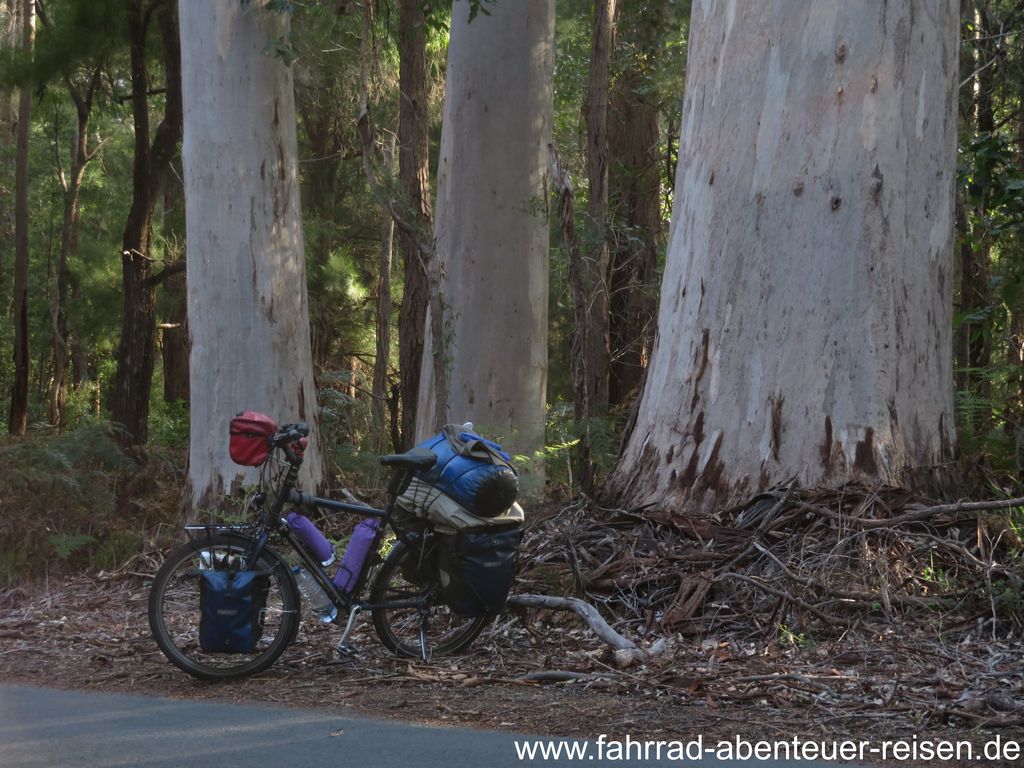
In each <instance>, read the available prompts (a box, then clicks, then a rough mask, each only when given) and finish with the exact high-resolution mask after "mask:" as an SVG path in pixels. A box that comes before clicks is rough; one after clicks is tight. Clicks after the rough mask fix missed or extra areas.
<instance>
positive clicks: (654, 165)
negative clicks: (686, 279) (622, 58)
mask: <svg viewBox="0 0 1024 768" xmlns="http://www.w3.org/2000/svg"><path fill="white" fill-rule="evenodd" d="M660 126H661V111H660V110H659V109H658V106H657V105H656V104H654V103H652V102H651V100H650V99H649V97H648V96H647V95H646V94H645V93H644V90H643V86H642V81H641V76H640V73H638V72H637V71H636V70H635V69H629V70H627V71H626V72H625V73H624V74H623V75H622V76H621V77H620V79H619V81H618V83H617V84H616V86H615V88H613V89H612V99H611V107H610V114H609V152H608V154H609V157H610V161H611V169H610V179H609V197H610V207H611V218H612V220H613V221H614V222H615V226H616V228H617V230H619V231H621V232H623V233H624V234H623V235H622V236H621V237H618V238H616V239H615V240H614V242H613V245H612V254H611V268H610V276H609V288H610V295H609V304H610V307H609V322H608V326H609V331H610V344H611V359H610V367H609V373H610V375H609V384H608V400H609V403H610V405H611V406H612V407H615V408H620V409H623V408H627V407H628V406H629V405H630V403H631V402H632V401H633V400H634V399H635V398H636V397H639V395H640V383H641V381H642V380H643V372H644V369H645V368H646V367H647V363H648V361H649V359H650V354H651V346H652V345H653V343H654V325H655V320H656V312H657V299H658V294H657V277H658V247H659V243H660V241H661V183H660V181H661V178H660V174H661V168H660V161H661V158H660V155H659V149H660V139H661V135H660V134H661V131H660Z"/></svg>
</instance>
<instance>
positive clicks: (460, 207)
mask: <svg viewBox="0 0 1024 768" xmlns="http://www.w3.org/2000/svg"><path fill="white" fill-rule="evenodd" d="M481 8H482V9H483V10H481V12H480V13H478V14H476V15H475V18H473V19H472V20H470V17H471V15H473V14H472V9H471V4H470V3H469V2H455V3H454V5H453V8H452V25H451V42H450V44H449V49H448V72H447V89H446V93H445V109H444V118H443V119H444V123H443V126H442V135H441V152H440V159H439V167H438V184H437V187H438V192H437V205H436V218H435V222H434V234H435V238H436V262H437V264H436V265H435V268H434V269H433V280H432V282H433V285H432V286H431V290H432V291H433V299H432V301H431V302H430V312H429V314H428V321H427V326H428V332H427V334H426V349H425V351H424V356H423V380H422V383H421V387H420V398H419V406H418V409H417V434H418V435H419V437H423V436H425V435H426V434H429V433H430V432H432V431H433V430H435V429H436V428H437V426H438V425H440V424H444V423H445V422H447V421H451V420H455V421H460V422H461V421H464V420H466V419H469V420H472V421H473V422H474V423H475V424H476V425H477V426H478V427H480V428H481V429H483V430H486V431H489V432H492V433H493V434H496V435H500V436H501V437H502V438H503V439H504V440H506V443H507V445H508V447H511V448H512V449H513V450H516V451H519V452H525V451H529V450H533V449H537V448H539V447H541V446H542V444H543V442H542V441H543V435H544V398H545V384H546V381H547V309H548V267H547V257H548V222H547V217H546V181H545V175H546V168H547V164H548V144H549V142H550V134H551V111H552V100H551V99H552V90H551V83H552V75H553V37H554V3H553V2H551V0H524V1H523V2H518V3H496V4H493V5H487V6H486V7H485V8H484V7H483V6H481Z"/></svg>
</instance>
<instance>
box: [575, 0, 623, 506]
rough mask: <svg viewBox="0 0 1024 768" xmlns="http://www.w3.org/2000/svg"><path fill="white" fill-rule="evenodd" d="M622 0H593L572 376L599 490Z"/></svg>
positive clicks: (583, 471)
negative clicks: (596, 451) (597, 434)
mask: <svg viewBox="0 0 1024 768" xmlns="http://www.w3.org/2000/svg"><path fill="white" fill-rule="evenodd" d="M616 2H617V0H594V24H593V36H592V41H591V51H590V72H589V76H588V80H587V101H586V105H585V107H584V115H585V118H586V125H587V179H588V181H589V193H588V196H587V218H588V220H589V221H588V225H589V226H588V235H589V236H588V238H587V241H588V242H589V243H590V246H589V248H588V249H587V255H586V258H585V259H584V261H583V264H582V269H581V270H580V271H579V279H580V280H581V281H582V285H581V288H580V289H579V290H577V291H576V294H577V295H581V296H582V297H583V300H584V302H585V304H584V306H583V307H578V308H577V312H576V314H577V316H579V317H581V318H582V323H581V322H579V321H577V322H576V324H575V327H574V329H573V339H572V379H573V395H574V405H575V411H574V412H575V416H576V421H577V423H579V424H581V425H582V426H583V428H584V432H583V438H582V440H581V441H580V446H579V450H578V453H579V458H580V484H581V485H582V486H583V489H584V490H585V491H587V492H588V493H593V492H594V490H595V489H594V481H595V477H594V465H593V460H592V457H591V453H590V437H589V431H590V424H589V420H590V419H592V418H595V417H598V416H601V415H603V414H604V413H605V411H606V409H607V407H608V359H609V356H608V306H609V302H608V265H609V248H608V88H609V77H608V69H609V65H610V62H611V50H612V45H613V41H614V36H615V33H614V21H615V5H616Z"/></svg>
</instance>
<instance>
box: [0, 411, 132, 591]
mask: <svg viewBox="0 0 1024 768" xmlns="http://www.w3.org/2000/svg"><path fill="white" fill-rule="evenodd" d="M0 466H2V467H3V468H4V471H3V472H0V499H2V500H3V501H2V502H0V510H2V514H0V559H2V560H3V563H4V565H3V567H2V568H0V571H6V576H5V575H4V573H0V577H4V578H6V579H7V580H8V583H9V581H10V580H11V579H13V578H14V577H15V576H17V575H21V576H24V575H26V574H25V573H21V569H25V570H27V571H28V572H29V573H40V572H41V571H42V570H43V569H44V568H45V567H47V562H48V561H50V560H52V559H53V558H56V559H57V560H59V561H62V562H65V563H69V564H72V565H76V564H77V565H82V564H85V563H87V562H88V559H89V557H91V556H92V555H93V554H94V553H95V552H96V551H97V550H98V548H99V547H102V546H103V541H104V540H105V539H106V538H107V535H108V532H109V531H110V530H111V529H112V528H115V527H120V523H121V522H122V521H120V520H118V519H117V515H116V513H115V512H116V505H117V495H116V488H117V485H118V483H119V482H120V481H123V480H124V479H125V478H126V477H128V476H129V474H130V473H131V471H132V469H133V468H134V464H133V462H131V461H130V460H129V459H127V458H126V457H125V456H124V454H123V453H121V451H120V450H119V448H118V447H117V444H116V442H115V441H114V431H113V430H112V429H111V427H110V426H109V425H108V424H102V423H101V424H92V425H89V426H85V427H82V428H80V429H77V430H74V431H71V432H66V433H64V434H62V435H53V434H50V435H47V434H45V433H40V434H36V435H33V436H32V437H31V438H30V439H27V440H16V441H10V440H5V441H0ZM15 552H20V553H22V554H23V555H24V557H22V556H20V555H15V554H14V553H15Z"/></svg>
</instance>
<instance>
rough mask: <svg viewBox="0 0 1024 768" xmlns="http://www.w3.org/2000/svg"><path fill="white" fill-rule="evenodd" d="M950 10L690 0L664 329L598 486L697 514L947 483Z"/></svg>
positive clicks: (915, 4)
mask: <svg viewBox="0 0 1024 768" xmlns="http://www.w3.org/2000/svg"><path fill="white" fill-rule="evenodd" d="M957 22H958V8H957V3H955V2H950V1H949V0H945V1H944V2H927V1H926V0H908V1H907V2H897V3H869V4H862V3H817V2H803V3H795V2H790V1H788V0H765V1H764V2H759V3H742V2H736V0H723V1H721V2H714V1H713V0H704V1H703V2H698V3H694V7H693V18H692V20H691V35H690V39H691V41H692V42H691V46H690V51H689V60H688V64H687V70H688V71H687V86H686V96H685V103H684V108H683V124H682V129H681V134H680V135H681V140H680V149H679V166H678V170H677V177H676V179H677V180H676V187H675V192H676V199H675V210H674V211H673V216H672V226H671V232H670V235H669V248H668V257H667V265H666V269H665V277H664V282H663V286H662V293H661V305H660V313H659V319H658V337H657V341H656V344H655V349H654V353H653V358H652V361H651V367H650V370H649V371H648V376H647V383H646V386H645V390H644V393H643V396H642V401H641V404H640V408H639V412H638V415H637V421H636V425H635V428H634V429H633V430H632V432H631V434H630V436H629V439H628V443H627V444H626V446H625V450H624V454H623V456H622V458H621V461H620V464H619V466H618V468H617V470H616V472H615V473H614V475H613V477H612V478H611V481H610V486H609V489H610V491H611V494H612V495H613V496H614V497H616V498H617V499H618V500H620V501H621V502H622V503H624V504H626V505H628V506H631V507H642V506H645V505H658V506H660V507H663V508H667V509H672V510H677V511H687V510H700V509H708V508H711V507H713V506H717V505H721V504H724V503H730V502H737V501H741V500H743V499H744V498H745V497H746V496H748V495H750V494H753V493H756V492H757V491H758V490H759V489H762V488H764V487H766V486H769V485H772V484H776V483H780V482H785V481H787V480H789V479H790V478H794V477H795V478H796V479H797V480H798V481H799V482H801V483H802V484H804V485H809V486H815V485H826V486H835V485H838V484H841V483H843V482H845V481H847V480H850V479H854V478H858V477H862V478H866V479H869V480H871V481H872V482H875V481H884V482H889V483H896V484H904V485H912V484H916V483H919V482H920V483H924V484H930V483H934V482H937V481H941V480H942V477H943V475H944V473H945V472H946V471H947V469H948V466H947V462H949V461H950V459H951V457H952V455H953V445H954V439H955V432H954V423H953V400H952V380H951V377H952V366H951V326H952V309H951V283H952V280H953V279H954V275H953V261H952V255H953V237H952V235H953V221H954V204H953V192H954V181H955V176H956V166H955V156H956V104H957V50H958V45H957Z"/></svg>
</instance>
